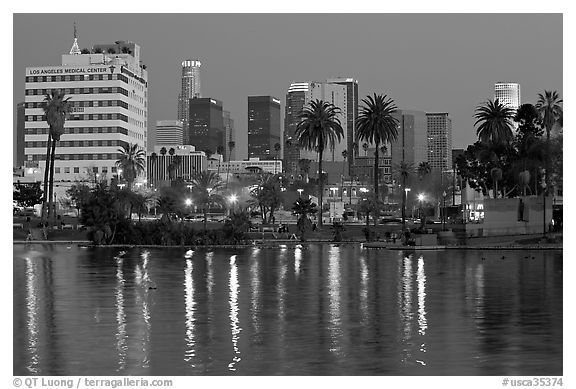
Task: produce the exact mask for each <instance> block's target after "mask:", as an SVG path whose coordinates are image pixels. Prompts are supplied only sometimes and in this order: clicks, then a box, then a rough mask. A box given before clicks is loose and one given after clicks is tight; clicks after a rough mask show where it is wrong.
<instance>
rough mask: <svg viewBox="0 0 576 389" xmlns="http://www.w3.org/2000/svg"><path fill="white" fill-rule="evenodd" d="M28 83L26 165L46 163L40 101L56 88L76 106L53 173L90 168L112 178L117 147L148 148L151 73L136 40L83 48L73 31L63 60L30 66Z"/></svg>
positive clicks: (72, 175) (67, 175)
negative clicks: (82, 49) (46, 64)
mask: <svg viewBox="0 0 576 389" xmlns="http://www.w3.org/2000/svg"><path fill="white" fill-rule="evenodd" d="M25 81H26V84H25V100H24V104H25V125H24V127H25V131H24V140H25V145H24V146H25V148H24V154H25V157H26V158H25V159H26V160H25V165H28V166H29V167H39V168H41V169H44V168H45V158H46V146H47V145H46V143H47V138H48V133H49V128H48V123H47V122H46V121H45V118H44V111H43V109H42V102H43V100H44V97H45V96H46V94H47V93H49V92H50V91H51V90H54V89H58V90H61V91H63V92H64V93H65V95H66V97H69V98H70V103H71V104H72V112H71V114H70V116H69V117H68V119H67V120H66V123H65V126H64V134H62V136H61V138H60V141H59V142H58V144H57V148H56V159H55V168H54V179H55V180H56V181H59V180H81V179H83V178H84V177H86V174H87V173H90V174H100V175H101V177H102V176H106V177H107V179H110V178H111V176H112V175H114V174H116V161H117V160H118V158H119V157H120V154H119V153H118V148H120V147H121V146H125V147H128V145H130V144H136V145H138V146H139V147H140V148H141V149H143V150H146V148H147V136H148V134H147V127H148V122H147V121H148V73H147V71H146V69H145V66H144V65H141V63H140V47H139V46H138V45H137V44H135V43H133V42H125V41H116V42H115V43H114V44H99V45H95V46H94V47H93V48H92V50H91V52H90V53H89V54H81V53H80V50H78V45H77V39H76V37H75V42H74V46H73V47H72V49H71V50H70V54H64V55H62V64H61V65H60V66H44V67H27V68H26V80H25Z"/></svg>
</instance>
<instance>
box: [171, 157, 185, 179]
mask: <svg viewBox="0 0 576 389" xmlns="http://www.w3.org/2000/svg"><path fill="white" fill-rule="evenodd" d="M180 165H182V157H181V156H179V155H175V156H174V157H172V160H171V161H170V164H168V179H170V180H173V179H175V178H176V177H175V176H174V174H175V173H176V170H178V168H179V167H180Z"/></svg>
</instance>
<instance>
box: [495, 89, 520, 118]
mask: <svg viewBox="0 0 576 389" xmlns="http://www.w3.org/2000/svg"><path fill="white" fill-rule="evenodd" d="M496 99H498V100H500V102H501V103H502V104H504V105H506V106H508V107H510V108H512V109H513V110H514V113H516V110H517V109H518V107H520V104H521V101H522V100H521V99H520V84H517V83H514V82H497V83H496V84H494V100H496Z"/></svg>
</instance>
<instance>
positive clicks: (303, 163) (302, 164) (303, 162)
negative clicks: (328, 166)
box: [298, 158, 312, 183]
mask: <svg viewBox="0 0 576 389" xmlns="http://www.w3.org/2000/svg"><path fill="white" fill-rule="evenodd" d="M311 163H312V160H310V159H307V158H300V159H299V160H298V169H300V171H301V172H302V173H304V182H305V183H308V173H309V172H310V164H311Z"/></svg>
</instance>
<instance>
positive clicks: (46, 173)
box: [41, 134, 52, 222]
mask: <svg viewBox="0 0 576 389" xmlns="http://www.w3.org/2000/svg"><path fill="white" fill-rule="evenodd" d="M46 143H47V145H46V164H45V165H46V166H44V196H43V200H42V219H41V220H42V222H45V221H46V217H47V212H48V208H47V207H48V178H49V177H50V150H51V147H52V135H51V134H48V142H46Z"/></svg>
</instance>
